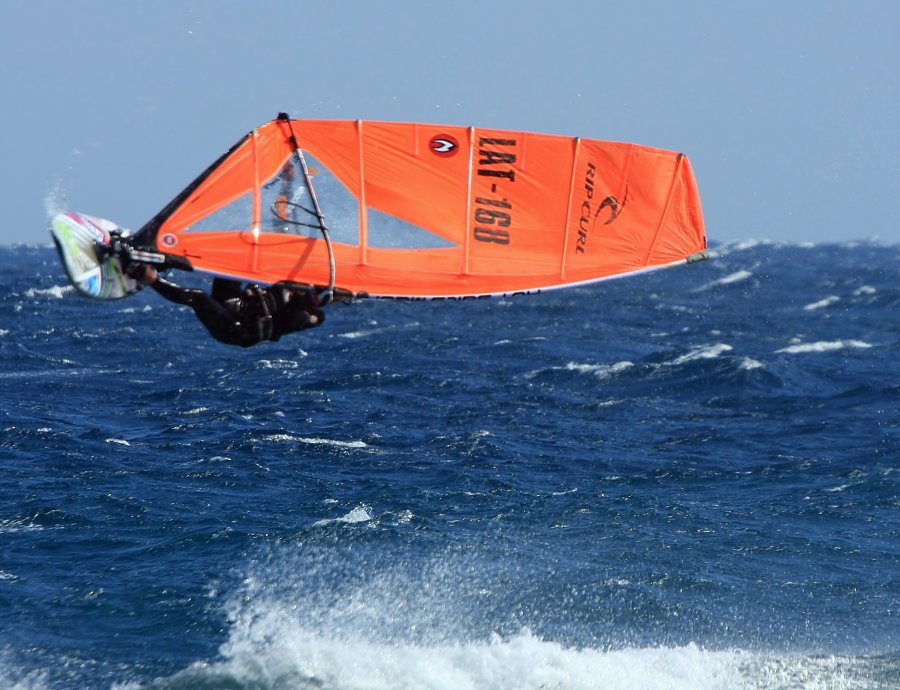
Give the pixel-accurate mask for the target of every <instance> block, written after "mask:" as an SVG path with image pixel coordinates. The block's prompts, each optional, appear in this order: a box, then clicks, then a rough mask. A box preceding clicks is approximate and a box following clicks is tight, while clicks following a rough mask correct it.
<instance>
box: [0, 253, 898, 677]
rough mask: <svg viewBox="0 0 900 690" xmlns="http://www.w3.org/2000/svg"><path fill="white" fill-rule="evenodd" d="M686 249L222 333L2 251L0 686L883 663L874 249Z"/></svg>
mask: <svg viewBox="0 0 900 690" xmlns="http://www.w3.org/2000/svg"><path fill="white" fill-rule="evenodd" d="M712 254H713V256H712V258H711V259H710V260H709V261H707V262H705V263H702V264H697V265H692V266H684V267H680V268H672V269H668V270H664V271H658V272H655V273H650V274H645V275H640V276H635V277H631V278H624V279H621V280H615V281H611V282H607V283H603V284H598V285H595V286H590V287H584V288H578V289H571V290H562V291H558V292H552V293H545V294H541V295H534V296H527V297H517V298H510V299H491V300H483V301H474V302H462V303H459V302H434V303H420V302H389V301H375V300H369V301H366V300H363V301H359V302H356V303H354V304H352V305H334V306H331V307H329V310H328V318H327V320H326V323H325V324H324V325H323V326H322V327H321V328H319V329H315V330H312V331H306V332H304V333H300V334H294V335H291V336H287V337H285V338H283V339H282V340H281V341H279V342H277V343H269V344H264V345H260V346H257V347H254V348H250V349H248V350H242V349H237V348H230V347H228V346H225V345H221V344H219V343H217V342H215V341H214V340H212V339H211V338H210V337H209V336H208V335H207V334H206V332H205V331H204V329H203V328H202V326H201V325H200V324H199V322H197V321H196V319H195V318H194V317H193V314H192V313H191V312H190V311H188V310H185V309H184V308H182V307H178V306H175V305H172V304H170V303H168V302H166V301H164V300H163V299H162V298H161V297H160V296H159V295H156V294H155V293H153V292H152V291H149V290H146V291H144V292H142V293H140V294H138V295H136V296H134V297H131V298H128V299H126V300H121V301H118V302H115V303H100V302H94V301H91V300H89V299H86V298H83V297H81V296H79V295H77V294H76V293H75V292H74V291H73V290H72V289H71V288H70V287H68V285H67V282H66V280H65V277H64V274H63V271H62V268H61V266H60V264H59V261H58V259H57V257H56V253H55V251H54V250H53V249H52V248H51V247H50V246H40V247H38V246H35V247H28V246H19V247H5V248H0V353H2V355H0V356H2V365H0V403H2V404H0V469H2V473H0V688H3V689H5V690H70V689H71V690H74V689H78V690H82V689H94V688H98V689H103V690H139V689H146V690H194V689H196V690H295V689H296V690H301V689H303V690H306V689H313V688H315V689H317V690H363V689H366V690H395V689H408V690H431V689H433V690H470V689H471V690H475V689H478V690H482V689H483V690H512V689H523V690H532V689H533V690H537V689H538V688H541V689H573V690H580V689H586V688H592V689H593V688H599V689H610V690H635V689H642V690H713V689H722V690H731V689H735V690H744V689H746V690H763V689H765V690H776V689H777V690H787V689H797V690H851V689H852V690H876V689H877V690H888V689H896V688H900V510H898V508H900V403H898V400H900V246H897V245H891V244H880V243H877V242H862V243H854V244H839V245H838V244H822V245H810V246H801V245H795V244H782V243H774V242H763V241H759V242H744V243H736V244H730V245H721V246H715V247H713V251H712ZM185 279H187V280H188V281H189V282H190V281H194V282H193V283H191V284H197V281H199V280H200V276H195V275H188V276H186V277H185Z"/></svg>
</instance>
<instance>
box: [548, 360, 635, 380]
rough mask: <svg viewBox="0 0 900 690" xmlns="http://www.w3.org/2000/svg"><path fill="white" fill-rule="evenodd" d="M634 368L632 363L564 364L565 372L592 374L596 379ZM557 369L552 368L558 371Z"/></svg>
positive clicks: (606, 377)
mask: <svg viewBox="0 0 900 690" xmlns="http://www.w3.org/2000/svg"><path fill="white" fill-rule="evenodd" d="M633 366H634V362H628V361H622V362H616V363H615V364H578V363H576V362H569V363H568V364H566V370H567V371H577V372H578V373H579V374H593V375H594V376H596V377H597V378H598V379H608V378H610V377H611V376H614V375H616V374H618V373H620V372H623V371H625V370H626V369H630V368H631V367H633ZM558 368H559V367H554V369H558Z"/></svg>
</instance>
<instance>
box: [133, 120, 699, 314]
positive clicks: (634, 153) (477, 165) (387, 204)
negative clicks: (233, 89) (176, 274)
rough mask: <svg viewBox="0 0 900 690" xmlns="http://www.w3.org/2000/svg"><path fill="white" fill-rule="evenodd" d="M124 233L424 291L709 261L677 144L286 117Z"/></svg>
mask: <svg viewBox="0 0 900 690" xmlns="http://www.w3.org/2000/svg"><path fill="white" fill-rule="evenodd" d="M131 244H132V246H133V247H134V248H135V250H138V251H145V252H151V253H156V254H159V255H162V257H164V260H165V264H166V265H168V266H172V267H176V268H183V269H191V270H200V271H204V272H208V273H211V274H215V275H220V276H229V277H233V278H238V279H242V280H247V281H255V282H260V283H276V282H280V281H291V282H295V283H301V284H306V285H315V286H320V287H321V286H327V285H329V284H330V283H334V284H335V285H336V286H337V287H338V288H339V289H341V290H343V291H346V292H347V293H349V294H350V295H356V296H361V295H367V296H372V297H397V298H426V299H427V298H454V297H458V298H464V297H478V296H485V295H508V294H515V293H528V292H536V291H541V290H548V289H553V288H560V287H567V286H572V285H579V284H585V283H591V282H594V281H598V280H603V279H608V278H612V277H616V276H620V275H626V274H631V273H636V272H640V271H644V270H647V269H652V268H658V267H662V266H670V265H675V264H681V263H689V262H692V261H696V260H700V259H703V258H706V238H705V234H704V227H703V216H702V212H701V207H700V198H699V194H698V191H697V185H696V182H695V179H694V174H693V171H692V169H691V165H690V163H689V162H688V159H687V157H686V156H684V155H683V154H680V153H674V152H671V151H664V150H660V149H655V148H650V147H646V146H640V145H636V144H627V143H616V142H606V141H598V140H594V139H585V138H580V137H565V136H558V135H548V134H536V133H531V132H513V131H505V130H497V129H487V128H481V127H478V128H476V127H461V126H441V125H431V124H416V123H389V122H371V121H362V120H356V121H350V120H347V121H342V120H296V119H290V118H289V117H288V116H287V115H284V114H281V115H279V117H278V118H276V119H275V120H272V121H271V122H268V123H266V124H264V125H262V126H260V127H258V128H256V129H254V130H253V131H251V132H249V133H248V134H247V135H246V136H244V137H242V138H241V139H240V141H238V142H237V143H236V144H235V145H234V146H233V147H232V148H231V149H229V150H228V151H227V152H226V153H225V154H224V155H222V156H221V157H220V158H219V159H218V160H217V161H216V162H215V163H213V164H212V165H211V166H210V167H209V168H208V169H207V170H206V171H204V172H203V173H202V174H201V175H200V176H199V177H198V178H197V179H196V180H194V182H192V183H191V184H190V185H188V187H187V188H186V189H184V191H182V192H181V193H180V194H179V195H178V196H177V197H176V198H175V199H174V200H173V201H172V202H171V203H169V204H168V205H167V206H166V207H165V208H164V209H163V210H162V211H160V213H158V214H157V215H156V216H155V217H154V218H153V219H151V220H150V222H148V223H147V224H146V225H145V226H144V227H143V228H141V230H140V231H138V232H137V233H136V234H135V236H134V237H133V238H132V240H131Z"/></svg>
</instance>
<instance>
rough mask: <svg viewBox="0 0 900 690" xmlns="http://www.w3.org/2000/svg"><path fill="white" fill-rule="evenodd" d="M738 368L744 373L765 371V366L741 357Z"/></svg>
mask: <svg viewBox="0 0 900 690" xmlns="http://www.w3.org/2000/svg"><path fill="white" fill-rule="evenodd" d="M738 367H739V368H740V369H743V370H744V371H753V370H754V369H765V367H766V365H765V364H763V363H762V362H760V361H759V360H756V359H752V358H750V357H742V358H741V362H740V364H739V365H738Z"/></svg>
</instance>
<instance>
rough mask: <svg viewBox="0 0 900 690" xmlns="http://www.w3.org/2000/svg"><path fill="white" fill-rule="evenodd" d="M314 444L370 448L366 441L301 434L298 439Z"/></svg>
mask: <svg viewBox="0 0 900 690" xmlns="http://www.w3.org/2000/svg"><path fill="white" fill-rule="evenodd" d="M297 440H298V441H302V442H303V443H308V444H309V445H312V446H334V447H335V448H354V449H355V448H368V447H369V444H367V443H366V442H365V441H336V440H334V439H332V438H316V437H308V436H301V437H299V438H298V439H297Z"/></svg>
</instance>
